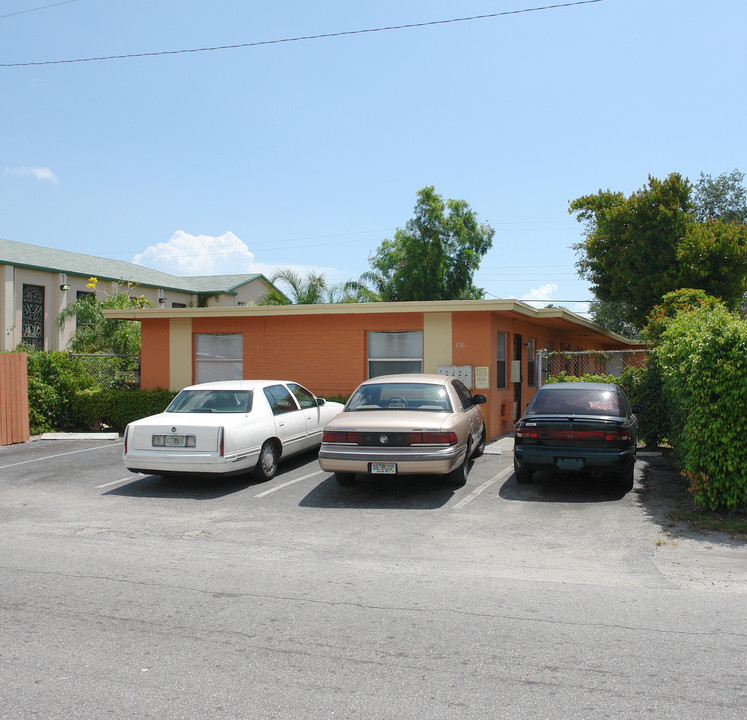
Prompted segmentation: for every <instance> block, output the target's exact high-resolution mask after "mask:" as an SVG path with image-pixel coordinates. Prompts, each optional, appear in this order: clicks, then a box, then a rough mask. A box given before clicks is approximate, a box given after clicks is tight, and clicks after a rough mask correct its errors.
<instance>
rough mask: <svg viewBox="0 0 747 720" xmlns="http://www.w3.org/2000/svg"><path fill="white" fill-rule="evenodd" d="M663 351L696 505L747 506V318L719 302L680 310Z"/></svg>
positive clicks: (681, 457) (675, 433) (675, 428)
mask: <svg viewBox="0 0 747 720" xmlns="http://www.w3.org/2000/svg"><path fill="white" fill-rule="evenodd" d="M656 355H657V357H658V360H659V362H660V365H661V371H662V379H663V386H664V392H665V396H666V398H667V400H668V402H669V406H670V412H671V421H672V444H673V446H674V449H675V452H676V454H677V459H678V461H679V463H680V466H681V468H682V470H683V473H684V474H685V476H686V477H687V478H688V479H689V480H690V491H691V492H692V494H693V497H694V499H695V502H696V503H698V504H699V505H703V506H705V507H707V508H709V509H711V510H716V509H719V508H727V509H729V510H743V509H747V442H745V438H747V412H746V411H745V408H747V323H745V321H743V320H740V319H739V318H738V317H737V316H736V315H735V314H732V313H730V312H729V311H728V310H727V309H726V308H725V307H723V306H720V305H719V306H717V307H709V308H700V309H696V310H693V311H691V312H681V313H679V314H678V315H677V316H676V318H675V319H674V320H673V321H672V322H671V323H670V324H669V325H668V327H667V328H666V330H665V331H664V333H663V334H662V338H661V343H660V345H659V346H658V347H657V349H656Z"/></svg>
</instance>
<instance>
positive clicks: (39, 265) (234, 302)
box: [0, 239, 274, 351]
mask: <svg viewBox="0 0 747 720" xmlns="http://www.w3.org/2000/svg"><path fill="white" fill-rule="evenodd" d="M91 278H96V279H97V282H96V287H95V291H93V292H95V295H96V297H97V298H99V299H103V298H104V297H106V296H107V295H111V294H113V293H116V292H117V291H119V290H120V289H124V290H127V288H128V284H130V285H131V288H130V289H129V292H130V294H131V295H133V296H134V295H137V296H140V295H143V296H144V297H145V299H146V300H148V301H149V302H150V303H151V305H152V306H153V308H155V309H161V310H166V309H171V308H190V307H241V306H246V305H253V304H254V303H256V301H257V300H258V299H259V298H260V297H261V296H262V295H263V294H264V293H265V292H267V291H268V290H270V289H272V288H273V287H274V286H273V285H272V283H270V281H269V280H268V279H267V278H266V277H264V276H263V275H248V274H237V275H206V276H196V277H178V276H176V275H169V274H168V273H163V272H159V271H158V270H151V269H149V268H146V267H142V266H141V265H135V264H134V263H130V262H124V261H121V260H110V259H108V258H101V257H95V256H92V255H81V254H79V253H73V252H67V251H64V250H55V249H53V248H47V247H41V246H39V245H28V244H26V243H19V242H13V241H11V240H3V239H0V351H8V350H14V349H15V348H16V347H18V345H20V344H21V343H22V342H23V343H25V344H26V345H30V346H31V347H34V348H36V349H38V350H47V351H51V350H66V349H67V347H68V344H69V342H70V339H71V337H72V335H73V333H74V331H75V326H74V323H72V322H68V323H66V325H65V327H64V328H58V327H57V322H56V320H57V317H58V315H59V314H60V312H62V310H63V309H64V308H65V307H66V306H67V305H69V304H70V303H72V302H74V301H75V300H76V299H77V298H78V297H80V296H81V295H84V294H87V293H91V292H92V288H90V287H89V283H90V279H91Z"/></svg>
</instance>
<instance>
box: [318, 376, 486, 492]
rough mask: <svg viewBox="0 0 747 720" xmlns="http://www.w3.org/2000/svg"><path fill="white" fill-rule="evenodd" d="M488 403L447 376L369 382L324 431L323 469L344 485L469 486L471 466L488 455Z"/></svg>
mask: <svg viewBox="0 0 747 720" xmlns="http://www.w3.org/2000/svg"><path fill="white" fill-rule="evenodd" d="M484 402H486V399H485V396H484V395H472V394H471V393H470V391H469V390H468V389H467V388H466V387H465V385H464V384H463V383H462V382H461V381H460V380H458V379H456V378H453V377H449V376H444V375H387V376H384V377H378V378H374V379H372V380H367V381H366V382H364V383H363V384H362V385H360V386H359V387H358V389H357V390H356V391H355V392H354V393H353V394H352V395H351V396H350V399H349V400H348V402H347V404H346V405H345V409H344V411H343V412H342V413H340V414H339V415H338V416H337V417H336V418H335V419H334V420H332V421H331V422H330V423H328V425H327V427H325V428H324V434H323V435H322V445H321V448H320V450H319V464H320V465H321V467H322V470H326V471H327V472H333V473H334V474H335V477H336V478H337V481H338V482H339V483H340V484H341V485H347V484H349V483H351V482H352V481H353V479H354V477H355V474H356V473H366V474H369V475H396V476H399V475H415V474H428V475H442V476H444V477H445V478H446V480H447V481H448V482H449V483H451V484H453V485H457V486H460V485H464V484H465V482H466V481H467V472H468V469H469V460H470V458H471V457H478V456H479V455H482V453H483V451H484V449H485V421H484V418H483V412H482V408H481V407H480V405H481V404H482V403H484Z"/></svg>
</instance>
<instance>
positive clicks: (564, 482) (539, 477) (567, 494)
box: [499, 471, 632, 503]
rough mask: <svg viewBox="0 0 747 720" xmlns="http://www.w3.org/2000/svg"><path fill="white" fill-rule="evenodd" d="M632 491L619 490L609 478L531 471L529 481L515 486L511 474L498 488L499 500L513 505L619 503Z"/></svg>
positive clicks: (616, 484) (614, 480) (609, 476)
mask: <svg viewBox="0 0 747 720" xmlns="http://www.w3.org/2000/svg"><path fill="white" fill-rule="evenodd" d="M631 490H632V488H625V487H622V486H621V485H620V484H619V482H618V481H617V479H616V478H615V477H613V476H612V475H603V476H601V477H592V476H591V475H588V474H583V473H556V472H547V471H541V472H535V473H534V475H533V477H532V480H531V482H528V483H518V482H516V476H515V475H511V476H510V477H509V478H508V479H507V480H506V482H505V483H503V485H502V486H501V489H500V491H499V495H500V497H502V498H503V499H504V500H513V501H517V502H544V503H603V502H617V501H619V500H622V498H624V497H625V496H626V495H627V494H628V493H629V492H631Z"/></svg>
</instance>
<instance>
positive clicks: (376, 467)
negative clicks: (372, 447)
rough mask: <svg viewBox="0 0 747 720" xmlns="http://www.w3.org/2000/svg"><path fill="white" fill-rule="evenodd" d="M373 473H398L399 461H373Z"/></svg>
mask: <svg viewBox="0 0 747 720" xmlns="http://www.w3.org/2000/svg"><path fill="white" fill-rule="evenodd" d="M371 474H372V475H396V474H397V463H371Z"/></svg>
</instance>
